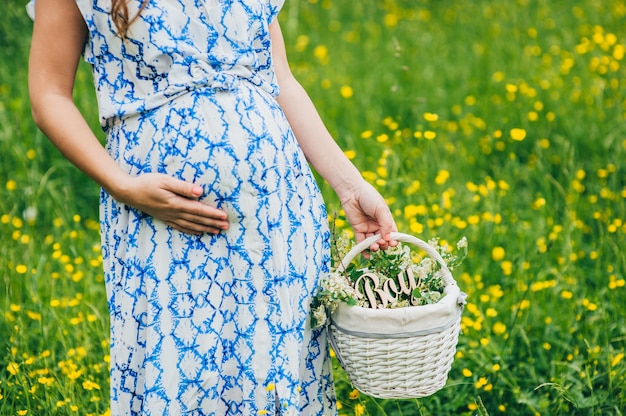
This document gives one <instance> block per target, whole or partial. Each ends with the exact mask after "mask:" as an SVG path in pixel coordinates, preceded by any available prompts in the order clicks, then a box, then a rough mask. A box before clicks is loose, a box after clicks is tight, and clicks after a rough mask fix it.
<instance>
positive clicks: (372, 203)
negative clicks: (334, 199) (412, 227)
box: [340, 181, 398, 251]
mask: <svg viewBox="0 0 626 416" xmlns="http://www.w3.org/2000/svg"><path fill="white" fill-rule="evenodd" d="M340 200H341V205H342V206H343V210H344V212H345V213H346V218H347V219H348V222H349V223H350V225H351V226H352V229H353V230H354V234H355V237H356V241H357V243H359V242H361V241H363V240H364V239H365V238H367V237H370V236H372V235H375V234H380V235H381V236H382V238H381V239H380V240H378V241H377V242H376V243H374V244H372V245H371V246H370V250H372V251H376V250H378V249H382V250H384V249H386V248H387V247H389V246H392V247H393V246H395V245H397V244H398V243H397V241H395V240H391V236H390V233H391V232H392V231H397V230H398V228H397V227H396V223H395V221H394V220H393V216H392V215H391V211H389V207H388V206H387V203H386V202H385V200H384V198H383V197H382V196H381V195H380V193H378V191H376V189H374V187H373V186H372V185H370V184H369V183H367V182H365V181H362V183H361V184H360V185H359V187H358V188H356V189H354V190H353V191H351V192H350V193H348V194H345V195H340Z"/></svg>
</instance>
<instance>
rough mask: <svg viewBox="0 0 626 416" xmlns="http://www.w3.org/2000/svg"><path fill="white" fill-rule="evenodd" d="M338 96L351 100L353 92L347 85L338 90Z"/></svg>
mask: <svg viewBox="0 0 626 416" xmlns="http://www.w3.org/2000/svg"><path fill="white" fill-rule="evenodd" d="M339 94H341V96H342V97H343V98H345V99H348V98H352V96H353V95H354V90H353V89H352V87H351V86H349V85H343V86H342V87H341V88H340V89H339Z"/></svg>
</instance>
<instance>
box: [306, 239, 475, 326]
mask: <svg viewBox="0 0 626 416" xmlns="http://www.w3.org/2000/svg"><path fill="white" fill-rule="evenodd" d="M428 244H429V245H431V246H432V247H433V248H435V249H436V250H437V252H438V253H439V254H440V255H441V258H442V259H443V261H444V262H445V264H446V266H447V268H448V270H450V271H452V270H454V269H455V268H456V267H458V266H459V265H460V264H461V263H462V262H463V260H464V259H465V257H467V239H466V238H465V237H463V238H462V239H461V240H459V241H458V242H457V245H456V246H457V250H456V252H454V251H453V250H452V248H451V247H450V246H449V245H448V244H447V243H441V242H440V239H439V238H433V239H431V240H429V241H428ZM349 245H350V241H349V239H348V238H347V236H346V235H345V234H342V235H340V236H339V237H338V238H336V239H334V240H333V244H332V249H333V250H332V258H333V267H332V268H331V272H330V273H329V274H328V276H326V277H324V278H323V279H322V280H321V282H320V286H319V289H318V292H317V294H316V296H315V297H314V299H313V302H312V305H311V326H312V327H314V328H315V327H319V326H322V325H324V324H325V323H326V322H327V321H328V316H329V315H330V313H332V312H333V311H334V310H335V308H336V307H337V305H338V303H339V302H345V303H347V304H348V305H350V306H355V305H358V306H361V307H365V308H372V309H377V308H401V307H407V306H420V305H427V304H432V303H437V302H438V301H439V300H441V298H442V297H443V296H444V293H443V292H444V281H443V273H444V271H443V270H442V267H441V265H440V264H439V263H438V262H437V261H436V260H435V259H432V258H430V257H426V256H422V255H421V253H417V252H414V251H412V250H411V247H410V246H409V245H403V244H402V243H399V244H398V245H397V246H395V247H390V248H388V249H387V250H379V251H376V252H371V253H369V255H368V256H359V257H357V258H355V259H354V260H353V261H352V262H350V264H342V261H343V260H342V259H344V258H345V255H346V253H347V252H348V249H347V248H348V246H349Z"/></svg>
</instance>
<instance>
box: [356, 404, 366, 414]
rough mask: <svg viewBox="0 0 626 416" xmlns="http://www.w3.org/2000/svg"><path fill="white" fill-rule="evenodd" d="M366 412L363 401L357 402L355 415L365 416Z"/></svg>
mask: <svg viewBox="0 0 626 416" xmlns="http://www.w3.org/2000/svg"><path fill="white" fill-rule="evenodd" d="M364 414H365V406H363V405H362V404H361V403H357V404H356V405H355V406H354V416H363V415H364Z"/></svg>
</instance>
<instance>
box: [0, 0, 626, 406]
mask: <svg viewBox="0 0 626 416" xmlns="http://www.w3.org/2000/svg"><path fill="white" fill-rule="evenodd" d="M22 3H23V2H22V1H17V0H4V2H3V10H4V18H3V19H1V21H0V155H1V156H0V157H1V158H2V163H0V236H1V238H2V244H1V245H0V273H1V275H0V276H1V278H0V288H1V289H2V294H1V295H0V311H1V312H2V317H1V319H0V334H2V336H1V337H0V414H1V415H27V414H28V415H48V414H55V415H102V414H106V413H107V409H108V403H107V401H108V366H107V360H108V355H107V354H108V351H107V345H108V329H107V328H108V318H107V309H106V302H105V294H104V287H103V283H102V273H101V258H100V254H99V247H98V244H99V236H98V224H97V221H98V219H97V194H98V189H97V188H96V187H95V186H94V185H93V184H92V183H91V182H90V181H89V180H87V179H86V178H85V177H84V176H82V175H81V174H80V172H78V171H77V170H76V169H74V168H73V167H72V166H71V165H69V164H68V163H67V162H65V161H64V160H63V159H62V157H61V156H60V155H59V154H58V152H57V151H56V150H55V149H54V148H53V147H52V146H51V145H50V144H49V143H48V142H47V139H46V138H45V137H44V136H43V135H42V134H41V133H39V132H38V131H37V129H36V128H35V127H34V125H33V122H32V120H31V118H30V112H29V104H28V96H27V89H26V66H27V52H28V45H29V36H30V28H31V23H30V21H29V20H28V18H27V17H26V15H25V14H24V12H23V4H22ZM625 19H626V5H624V3H623V2H622V1H621V0H586V1H581V0H568V1H557V0H500V1H489V0H473V1H469V0H458V1H454V2H452V1H445V0H439V1H427V0H377V1H374V0H362V1H359V2H339V1H336V0H335V1H334V2H333V1H331V0H308V1H306V0H289V1H288V2H287V5H286V6H285V9H284V10H283V12H282V14H281V22H282V26H283V31H284V33H285V37H286V39H287V46H288V49H289V54H290V58H291V62H292V66H293V70H294V72H295V74H296V75H297V77H298V78H299V79H300V80H301V82H302V83H303V85H304V86H305V87H306V88H307V89H308V91H309V92H310V94H311V96H312V97H313V99H314V101H315V102H316V104H317V105H318V108H319V110H320V112H321V113H322V116H323V118H324V119H325V120H326V122H327V125H328V127H329V129H330V130H331V131H332V132H333V134H334V135H335V136H336V138H337V140H338V141H339V142H340V143H341V145H342V146H343V147H344V149H345V150H346V154H347V155H348V156H349V157H350V158H352V159H353V161H354V163H355V164H356V165H357V166H358V167H359V168H360V169H361V170H362V171H363V175H364V176H365V178H366V179H367V180H369V181H371V183H373V184H374V185H375V186H376V187H377V188H378V189H380V191H381V192H382V193H383V194H384V195H385V196H386V197H387V198H388V200H389V203H390V205H391V207H392V208H393V210H394V213H395V215H396V220H397V222H398V225H399V227H400V229H401V230H402V231H405V232H408V233H412V234H415V235H417V236H420V237H423V238H430V237H433V236H440V237H442V238H443V239H446V240H449V241H451V242H453V241H457V240H458V239H459V238H460V237H461V236H463V235H464V236H466V237H467V238H468V240H469V244H470V256H469V258H468V259H467V260H466V262H465V263H464V265H463V266H462V267H461V268H460V269H458V273H457V274H456V276H455V277H456V279H457V281H458V283H459V285H460V286H461V288H462V290H464V291H465V292H467V293H468V294H469V303H468V305H467V308H466V310H465V312H464V317H463V322H462V325H463V333H462V335H461V337H460V342H459V346H458V353H457V356H456V360H455V363H454V365H453V368H452V371H451V373H450V377H449V380H448V384H447V386H446V387H445V388H444V389H443V390H442V391H440V392H438V393H437V394H435V395H433V396H431V397H429V398H425V399H420V400H406V401H402V400H400V401H392V400H387V401H385V400H374V399H372V398H369V397H366V396H364V395H362V394H358V392H356V391H353V389H352V387H351V386H350V385H349V383H348V382H347V381H346V378H345V375H344V374H343V373H342V370H341V369H339V368H337V370H336V379H337V383H336V384H337V391H338V394H339V400H340V404H341V410H340V414H342V415H356V416H358V415H379V414H381V415H409V416H412V415H500V414H506V415H622V414H624V413H626V391H625V390H626V389H625V387H626V380H625V376H626V369H625V360H624V347H625V345H626V324H625V319H626V307H625V306H624V299H625V298H626V296H625V295H626V294H625V292H626V288H625V287H624V285H625V274H626V273H625V271H626V255H625V254H624V246H625V243H626V237H625V236H626V166H625V164H624V160H626V124H625V123H624V118H625V115H626V94H625V93H626V59H625V55H626V29H625V28H624V24H623V22H624V21H625ZM91 89H92V85H91V78H90V75H89V71H88V68H87V67H86V66H81V68H80V72H79V78H78V82H77V92H76V99H77V102H78V104H79V105H80V107H81V108H82V109H84V111H85V114H86V116H87V117H88V118H89V120H90V121H91V122H92V124H93V128H94V130H97V129H98V126H97V114H96V109H95V101H94V97H93V93H92V92H91ZM322 188H323V192H324V194H325V196H326V198H327V201H328V205H329V209H330V210H331V212H335V211H337V210H338V209H339V206H338V203H337V200H336V197H335V195H334V194H332V191H331V190H330V189H329V188H328V187H327V186H326V185H325V184H322Z"/></svg>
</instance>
